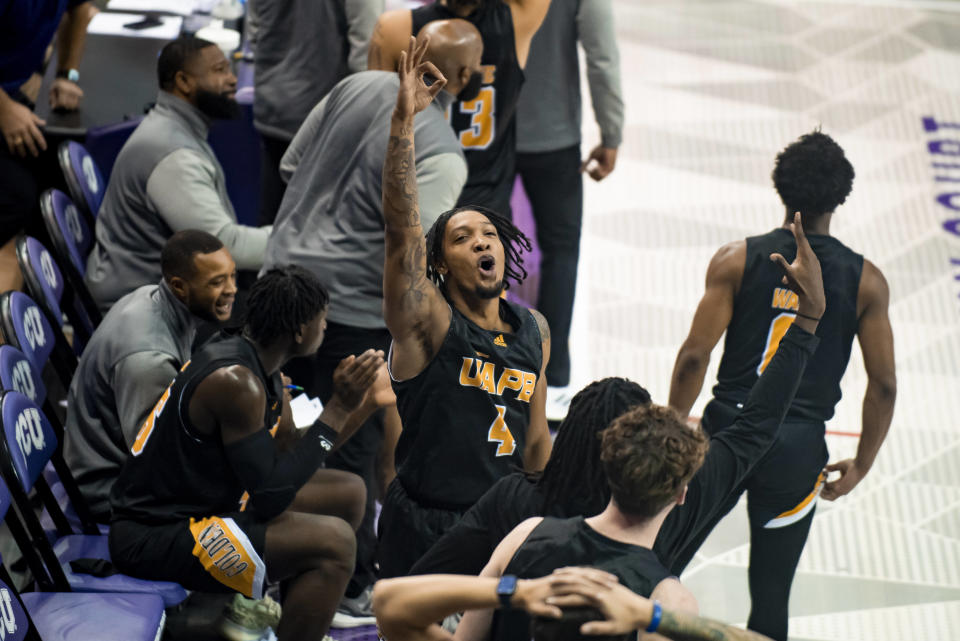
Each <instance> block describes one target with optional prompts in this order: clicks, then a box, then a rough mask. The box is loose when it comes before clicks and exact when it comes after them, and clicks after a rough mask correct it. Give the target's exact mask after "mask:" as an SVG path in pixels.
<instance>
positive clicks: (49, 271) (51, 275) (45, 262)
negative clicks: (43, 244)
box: [40, 250, 57, 289]
mask: <svg viewBox="0 0 960 641" xmlns="http://www.w3.org/2000/svg"><path fill="white" fill-rule="evenodd" d="M40 271H41V272H43V279H44V280H45V281H47V284H48V285H50V287H51V289H56V288H57V272H56V270H55V269H54V268H53V258H51V257H50V252H48V251H47V250H43V252H42V253H41V254H40Z"/></svg>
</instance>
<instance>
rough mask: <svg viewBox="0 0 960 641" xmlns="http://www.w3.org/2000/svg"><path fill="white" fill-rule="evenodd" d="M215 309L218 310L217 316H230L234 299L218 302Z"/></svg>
mask: <svg viewBox="0 0 960 641" xmlns="http://www.w3.org/2000/svg"><path fill="white" fill-rule="evenodd" d="M214 309H216V311H217V316H229V315H230V312H232V311H233V301H232V300H228V301H226V302H223V303H217V304H216V305H215V306H214Z"/></svg>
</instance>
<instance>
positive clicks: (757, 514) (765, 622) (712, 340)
mask: <svg viewBox="0 0 960 641" xmlns="http://www.w3.org/2000/svg"><path fill="white" fill-rule="evenodd" d="M853 176H854V172H853V167H852V166H851V165H850V162H849V161H848V160H847V159H846V157H845V156H844V153H843V149H841V148H840V146H839V145H838V144H837V143H836V142H835V141H834V140H833V139H832V138H830V136H828V135H826V134H823V133H821V132H819V131H815V132H812V133H809V134H806V135H804V136H801V137H800V139H799V140H797V141H796V142H794V143H792V144H790V145H789V146H788V147H787V148H786V149H784V150H783V151H782V152H780V154H779V155H778V156H777V160H776V164H775V167H774V170H773V182H774V186H775V187H776V189H777V192H778V193H779V194H780V198H781V200H782V201H783V204H784V206H785V207H786V211H787V214H788V216H787V220H786V221H785V223H784V226H783V227H780V228H777V229H774V230H773V231H771V232H769V233H767V234H764V235H762V236H753V237H750V238H747V239H746V240H741V241H736V242H733V243H730V244H729V245H725V246H724V247H721V248H720V250H719V251H718V252H717V253H716V254H715V255H714V257H713V259H712V260H711V262H710V266H709V267H708V268H707V278H706V292H705V293H704V295H703V298H702V299H701V301H700V304H699V306H698V307H697V311H696V313H695V315H694V318H693V324H692V326H691V328H690V334H689V336H688V337H687V339H686V341H685V342H684V343H683V346H682V347H681V348H680V352H679V354H678V355H677V361H676V364H675V366H674V370H673V378H672V380H671V385H670V405H671V406H673V407H674V408H676V409H677V410H679V411H680V412H681V413H682V414H684V415H686V414H687V413H689V411H690V408H691V406H692V405H693V403H694V401H695V400H696V398H697V396H698V395H699V393H700V387H701V385H702V384H703V378H704V374H705V372H706V368H707V364H708V363H709V360H710V352H711V350H712V349H713V347H714V345H716V343H717V341H718V340H719V339H720V336H721V335H722V334H723V333H724V331H726V340H725V342H724V353H723V358H722V360H721V361H720V369H719V372H718V375H717V385H716V386H715V387H714V388H713V400H711V401H710V403H709V404H708V405H707V407H706V409H705V410H704V413H703V420H702V425H703V428H704V429H705V430H706V431H707V432H708V433H710V434H716V433H717V432H719V431H720V430H723V429H724V428H726V427H727V426H728V425H730V424H731V423H732V422H733V420H734V418H735V417H736V416H737V414H738V412H739V411H740V408H741V407H742V404H743V403H744V401H745V399H746V396H747V393H748V392H749V390H750V388H751V387H752V386H753V384H754V382H755V381H756V380H757V377H758V376H759V375H760V373H762V372H763V371H764V369H765V368H766V367H767V365H768V363H769V362H770V357H771V356H772V355H773V353H774V352H775V351H776V349H777V345H778V344H779V342H780V340H781V338H782V337H783V336H784V334H785V333H786V331H787V329H788V328H789V327H790V326H791V324H793V323H795V322H796V319H797V317H798V316H799V313H798V300H797V292H795V291H794V290H793V289H792V288H790V287H788V286H785V285H784V284H783V283H782V282H781V280H780V275H779V273H778V271H777V270H776V268H775V267H774V266H772V265H770V264H769V261H768V260H767V258H766V257H767V256H769V255H770V253H771V252H779V253H781V254H783V255H784V256H786V257H787V258H790V257H791V256H792V255H793V254H794V252H795V251H796V245H795V243H794V240H793V237H792V236H791V234H790V232H789V230H788V229H786V227H787V226H788V223H789V220H790V217H791V215H792V212H795V211H799V212H802V214H803V222H804V227H805V228H806V231H807V237H808V238H809V240H810V245H811V246H812V247H813V250H814V252H815V253H816V255H817V257H818V258H819V260H820V263H821V264H822V266H823V279H824V284H825V288H826V296H827V311H826V314H825V315H824V317H823V319H821V322H820V331H818V335H819V336H820V337H821V339H822V341H823V344H822V345H821V346H820V348H819V349H818V351H817V353H816V354H815V355H814V357H813V358H812V359H811V361H810V365H809V366H808V367H807V371H806V374H805V375H804V377H803V380H802V381H801V383H800V389H799V391H798V392H797V396H796V399H795V400H794V402H793V406H792V407H791V408H790V411H789V413H788V414H787V417H786V419H785V421H784V424H783V426H782V427H781V429H780V433H779V435H778V438H777V440H776V442H775V443H774V445H773V447H772V448H771V450H770V452H769V453H768V454H767V455H766V457H765V458H764V460H763V461H761V462H760V464H758V465H757V467H756V468H755V469H754V471H753V473H752V474H751V476H750V477H749V478H748V479H747V481H746V483H745V485H744V488H743V489H745V490H747V492H748V505H747V511H748V514H749V517H750V539H751V548H750V570H749V579H750V595H751V601H752V610H751V614H750V619H749V621H748V627H749V628H750V629H752V630H757V631H758V632H762V633H763V634H766V635H768V636H770V637H772V638H774V639H780V640H785V639H786V637H787V603H788V600H789V596H790V585H791V583H792V582H793V575H794V573H795V571H796V567H797V563H798V562H799V559H800V553H801V551H802V550H803V546H804V544H805V543H806V540H807V535H808V533H809V531H810V524H811V521H812V519H813V513H814V509H815V506H816V501H817V496H818V495H820V494H822V496H823V497H824V498H825V499H827V500H831V501H832V500H836V499H837V498H839V497H841V496H843V495H844V494H846V493H848V492H850V490H852V489H853V488H854V487H855V486H856V484H857V483H858V482H859V481H860V479H862V478H863V476H864V475H865V474H866V473H867V472H868V471H869V469H870V466H871V465H872V464H873V461H874V459H875V458H876V455H877V451H878V450H879V449H880V445H881V443H883V439H884V437H885V436H886V434H887V430H888V428H889V427H890V421H891V419H892V418H893V406H894V401H895V399H896V374H895V370H894V357H893V333H892V330H891V328H890V320H889V318H888V316H887V305H888V301H889V291H888V289H887V283H886V280H885V279H884V277H883V274H881V273H880V270H879V269H877V267H876V266H875V265H874V264H873V263H871V262H870V261H868V260H865V259H864V258H863V256H861V255H859V254H856V253H854V252H853V251H852V250H850V249H849V248H847V247H846V246H845V245H844V244H843V243H841V242H840V241H839V240H837V239H835V238H833V237H832V236H830V221H831V219H832V217H833V212H834V210H835V209H836V208H837V207H838V206H839V205H841V204H842V203H843V202H844V200H846V197H847V195H848V194H849V193H850V189H851V187H852V183H853ZM854 336H856V337H857V339H858V340H859V342H860V349H861V351H862V352H863V361H864V365H865V367H866V371H867V377H868V383H867V390H866V393H865V394H864V398H863V416H862V424H863V433H862V435H861V438H860V444H859V447H858V449H857V455H856V457H855V458H853V459H847V460H843V461H839V462H837V463H834V464H832V465H827V466H826V468H824V465H825V464H826V463H827V460H828V454H827V447H826V443H825V441H824V431H825V423H826V421H828V420H829V419H830V418H831V417H832V416H833V412H834V406H835V405H836V403H837V401H839V400H840V379H841V377H842V376H843V372H844V370H845V369H846V367H847V361H848V360H849V357H850V349H851V345H852V343H853V338H854ZM830 472H839V473H840V477H839V478H838V479H836V480H834V481H828V480H827V476H826V475H827V474H829V473H830ZM737 499H738V494H734V495H733V496H732V498H731V500H730V502H729V503H728V505H727V506H726V507H725V508H724V509H723V510H721V511H720V516H721V517H722V516H723V515H724V514H726V513H727V512H728V511H729V510H730V509H731V508H732V507H733V506H734V505H735V504H736V501H737ZM718 520H719V519H718ZM710 529H712V526H711V527H710V528H707V529H706V530H705V533H704V535H703V537H701V538H700V539H699V540H697V541H695V542H694V543H693V544H692V545H690V546H689V547H688V548H687V550H686V551H685V552H684V553H682V554H681V555H680V557H678V559H677V561H676V563H674V565H673V566H672V568H671V569H672V570H673V571H674V572H675V573H676V574H678V575H679V574H680V572H681V571H682V570H683V568H684V567H686V564H687V563H688V562H689V561H690V559H691V558H692V557H693V554H694V553H695V552H696V550H697V548H698V547H699V546H700V544H701V543H702V542H703V539H704V538H705V537H706V532H709V531H710Z"/></svg>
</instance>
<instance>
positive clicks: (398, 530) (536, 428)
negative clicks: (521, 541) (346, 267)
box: [380, 37, 550, 577]
mask: <svg viewBox="0 0 960 641" xmlns="http://www.w3.org/2000/svg"><path fill="white" fill-rule="evenodd" d="M426 46H427V41H426V40H424V41H422V42H421V44H420V45H419V46H417V45H416V40H415V39H413V38H412V37H411V38H410V45H409V48H408V50H407V51H406V52H404V53H403V55H402V56H401V64H400V69H399V74H400V89H399V91H398V93H397V104H396V107H395V109H394V112H393V116H392V118H391V122H390V138H389V143H388V148H387V156H386V160H385V162H384V168H383V210H384V219H385V241H386V259H385V262H384V283H383V292H384V306H383V311H384V319H385V320H386V323H387V328H388V329H389V330H390V334H391V336H392V337H393V343H392V346H391V353H390V358H389V367H390V372H391V376H392V377H393V381H394V390H395V391H396V393H397V409H398V411H399V413H400V418H401V421H402V424H403V432H402V434H401V436H400V440H399V442H398V445H397V452H396V461H397V478H396V479H395V480H394V482H393V483H391V485H390V488H389V490H388V493H387V498H386V501H385V502H384V506H383V513H382V515H381V517H380V570H381V575H382V576H384V577H391V576H398V575H402V574H405V573H406V572H407V570H408V569H409V568H410V567H411V566H412V565H413V563H414V562H415V561H416V560H417V559H418V558H419V557H420V555H422V554H423V553H424V552H426V551H427V549H429V547H430V546H431V545H432V544H433V543H434V542H435V541H436V540H437V539H438V538H439V537H440V536H441V535H442V534H443V533H444V532H445V531H446V530H447V529H449V528H450V527H451V526H452V525H453V524H454V523H455V522H456V521H457V520H458V519H459V518H460V516H461V515H462V514H463V512H464V511H466V509H467V508H469V507H470V506H471V505H472V504H473V503H474V501H476V500H477V499H478V498H480V496H481V495H482V494H483V493H484V492H485V491H486V490H487V489H488V488H489V487H490V486H491V485H493V483H494V482H495V481H496V480H497V479H498V478H500V477H502V476H505V475H506V474H509V473H510V472H511V471H513V469H515V467H517V466H522V467H524V468H525V469H527V470H528V471H534V470H540V469H542V468H543V466H544V464H545V463H546V460H547V457H548V456H549V454H550V435H549V432H548V431H547V422H546V417H545V416H544V401H545V399H544V393H545V388H546V379H545V377H544V375H543V371H544V368H545V367H546V365H547V360H548V356H549V353H550V332H549V329H548V327H547V324H546V321H545V320H544V319H543V317H542V316H541V315H540V314H539V313H538V312H536V311H534V310H527V309H525V308H523V307H520V306H517V305H514V304H512V303H509V302H507V301H506V300H505V299H503V298H501V297H500V294H501V293H502V292H503V290H504V289H505V288H506V287H507V284H508V281H509V280H513V281H514V282H519V281H520V280H522V278H523V276H525V275H526V272H524V271H523V267H522V259H521V255H520V252H521V249H522V248H529V243H528V242H527V240H526V238H525V237H524V236H523V235H522V234H521V233H520V232H519V231H518V230H517V229H516V228H515V227H513V225H511V224H510V223H509V222H508V221H507V220H505V219H503V218H501V217H500V216H498V215H496V214H495V213H493V212H491V211H490V210H487V209H484V208H482V207H461V208H458V209H454V210H451V211H448V212H446V213H444V214H442V215H441V216H440V217H439V218H438V219H437V221H436V222H435V223H434V225H433V226H432V227H431V229H430V232H429V234H428V235H427V238H426V241H425V240H424V234H423V229H422V227H421V226H420V214H419V207H418V203H417V183H416V167H415V153H414V139H413V117H414V114H416V113H417V112H418V111H421V110H422V109H424V108H426V107H427V105H429V104H430V102H431V101H432V99H433V97H434V96H435V95H436V94H437V93H438V92H439V91H440V90H441V89H442V88H443V86H444V84H445V83H446V80H445V79H444V78H443V76H442V74H441V73H440V72H439V71H438V70H437V68H436V67H435V66H434V65H433V64H431V63H429V62H422V58H423V53H424V51H425V50H426ZM425 74H429V75H430V76H432V78H433V80H434V81H433V83H432V84H431V85H430V86H429V87H428V86H427V84H426V82H425V81H424V76H425Z"/></svg>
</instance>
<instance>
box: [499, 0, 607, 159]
mask: <svg viewBox="0 0 960 641" xmlns="http://www.w3.org/2000/svg"><path fill="white" fill-rule="evenodd" d="M610 5H611V0H552V1H551V3H550V10H549V11H548V12H547V17H546V18H545V19H544V21H543V24H542V25H541V26H540V29H539V30H538V31H537V33H536V35H535V36H534V37H533V42H532V43H531V44H530V55H529V57H528V58H527V66H526V68H525V69H524V75H525V76H526V79H527V80H526V83H524V85H523V91H521V92H520V102H519V103H518V104H517V151H518V152H520V153H543V152H548V151H557V150H559V149H566V148H567V147H572V146H574V145H579V144H580V118H581V98H580V61H579V59H578V54H577V42H578V41H579V43H580V44H581V45H582V46H583V50H584V53H586V56H587V83H588V84H589V85H590V99H591V101H592V102H593V111H594V113H595V114H596V118H597V124H598V125H599V126H600V139H601V142H602V144H603V146H604V147H613V148H615V147H619V146H620V142H621V139H622V138H623V93H622V91H621V87H620V52H619V50H618V49H617V40H616V37H615V34H614V29H613V9H612V8H611V6H610Z"/></svg>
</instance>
